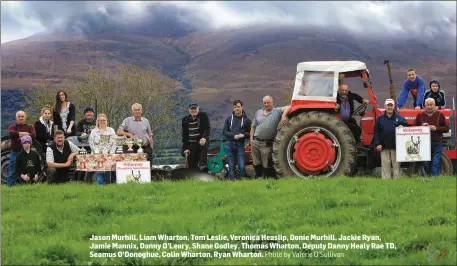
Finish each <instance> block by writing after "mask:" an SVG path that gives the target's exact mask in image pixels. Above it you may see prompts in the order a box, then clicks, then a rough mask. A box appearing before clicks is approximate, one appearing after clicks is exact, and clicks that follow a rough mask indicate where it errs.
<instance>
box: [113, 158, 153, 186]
mask: <svg viewBox="0 0 457 266" xmlns="http://www.w3.org/2000/svg"><path fill="white" fill-rule="evenodd" d="M131 182H132V183H149V182H151V166H150V164H149V162H148V161H142V162H141V161H140V162H117V163H116V183H118V184H123V183H131Z"/></svg>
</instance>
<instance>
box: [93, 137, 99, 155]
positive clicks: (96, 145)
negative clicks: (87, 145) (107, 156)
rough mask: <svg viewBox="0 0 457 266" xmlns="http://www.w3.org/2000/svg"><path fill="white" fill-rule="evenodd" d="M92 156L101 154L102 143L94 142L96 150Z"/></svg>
mask: <svg viewBox="0 0 457 266" xmlns="http://www.w3.org/2000/svg"><path fill="white" fill-rule="evenodd" d="M92 154H100V141H98V140H95V141H94V150H93V151H92Z"/></svg>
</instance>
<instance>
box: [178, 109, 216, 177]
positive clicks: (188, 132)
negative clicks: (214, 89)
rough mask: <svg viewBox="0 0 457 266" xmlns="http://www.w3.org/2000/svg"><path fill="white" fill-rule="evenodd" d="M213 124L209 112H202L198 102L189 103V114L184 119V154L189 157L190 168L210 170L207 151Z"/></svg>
mask: <svg viewBox="0 0 457 266" xmlns="http://www.w3.org/2000/svg"><path fill="white" fill-rule="evenodd" d="M210 132H211V125H210V122H209V118H208V114H206V113H205V112H200V107H199V106H198V104H197V103H190V104H189V115H186V116H185V117H184V118H183V119H182V149H181V151H182V153H181V154H182V155H183V156H186V157H187V162H188V164H189V168H198V169H200V170H201V171H203V172H207V171H208V166H207V164H208V161H207V153H208V147H209V135H210Z"/></svg>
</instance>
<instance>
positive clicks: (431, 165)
mask: <svg viewBox="0 0 457 266" xmlns="http://www.w3.org/2000/svg"><path fill="white" fill-rule="evenodd" d="M442 152H443V144H441V142H432V143H431V161H430V162H425V165H424V166H425V170H426V172H427V173H428V174H430V173H431V175H432V176H439V175H440V174H441V153H442Z"/></svg>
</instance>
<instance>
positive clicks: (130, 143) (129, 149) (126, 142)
mask: <svg viewBox="0 0 457 266" xmlns="http://www.w3.org/2000/svg"><path fill="white" fill-rule="evenodd" d="M125 144H126V145H127V147H129V148H128V149H127V152H129V153H131V152H133V149H132V147H133V140H132V139H127V140H125Z"/></svg>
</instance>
